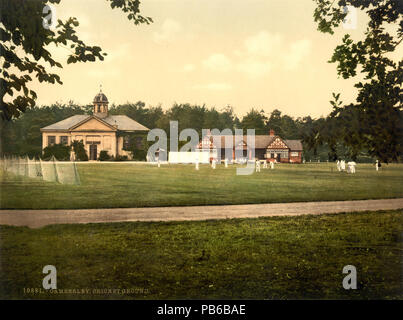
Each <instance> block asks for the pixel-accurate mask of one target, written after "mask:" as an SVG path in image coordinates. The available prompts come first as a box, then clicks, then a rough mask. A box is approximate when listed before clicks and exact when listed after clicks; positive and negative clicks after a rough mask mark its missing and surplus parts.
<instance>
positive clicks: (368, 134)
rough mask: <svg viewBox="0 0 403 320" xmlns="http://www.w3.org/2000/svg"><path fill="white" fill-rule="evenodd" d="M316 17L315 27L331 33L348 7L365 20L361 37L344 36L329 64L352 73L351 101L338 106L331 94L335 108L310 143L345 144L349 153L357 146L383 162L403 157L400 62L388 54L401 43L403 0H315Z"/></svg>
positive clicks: (344, 73) (402, 62)
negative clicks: (354, 98) (353, 96)
mask: <svg viewBox="0 0 403 320" xmlns="http://www.w3.org/2000/svg"><path fill="white" fill-rule="evenodd" d="M314 1H315V2H316V4H317V7H316V9H315V12H314V19H315V21H316V22H317V23H318V30H319V31H321V32H324V33H330V34H333V33H334V29H335V28H337V27H340V25H341V24H342V22H343V19H345V17H346V13H345V11H344V8H345V7H346V6H352V7H355V8H357V9H358V10H362V11H363V12H365V13H366V14H367V16H368V18H369V22H368V25H367V28H366V31H365V34H364V39H363V40H360V41H354V40H353V39H352V38H351V36H350V35H349V34H346V35H345V36H344V37H343V39H342V43H341V44H340V45H338V46H337V47H336V48H335V50H334V52H333V55H332V57H331V59H330V61H329V62H331V63H336V64H337V73H338V75H339V76H342V77H343V78H344V79H348V78H353V77H356V76H357V74H359V75H360V76H361V77H362V78H363V79H362V80H361V79H360V80H359V81H358V82H357V83H356V84H355V87H356V88H357V89H358V91H359V92H358V97H357V101H356V102H355V103H351V104H349V105H344V106H343V105H342V104H341V102H340V101H339V96H338V95H334V99H333V101H331V103H332V105H333V112H332V113H331V115H330V116H329V117H328V119H327V121H326V123H325V125H323V126H322V129H319V128H317V130H316V131H313V132H312V135H311V139H310V143H311V145H312V146H315V145H318V144H320V143H323V142H327V143H328V144H329V145H332V146H333V147H335V146H336V144H337V143H338V142H341V143H343V144H344V145H346V146H347V147H348V148H349V149H350V151H351V154H352V155H356V154H357V153H358V151H359V150H360V149H363V148H365V149H366V150H368V152H369V153H370V154H371V155H372V156H373V157H376V158H378V159H380V160H381V161H384V162H389V161H396V160H399V159H400V158H401V157H402V155H403V117H402V101H403V94H402V83H403V60H400V61H394V60H393V59H392V58H391V54H392V53H393V52H395V51H396V49H397V48H398V47H399V46H401V45H402V40H403V1H401V0H339V1H335V0H332V1H330V0H314Z"/></svg>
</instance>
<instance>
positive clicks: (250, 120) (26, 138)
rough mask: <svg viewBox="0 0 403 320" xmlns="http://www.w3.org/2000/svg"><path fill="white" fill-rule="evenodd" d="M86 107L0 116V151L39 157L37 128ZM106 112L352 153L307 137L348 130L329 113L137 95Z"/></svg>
mask: <svg viewBox="0 0 403 320" xmlns="http://www.w3.org/2000/svg"><path fill="white" fill-rule="evenodd" d="M91 113H92V106H91V105H86V106H80V105H77V104H74V103H73V102H70V103H69V104H67V105H62V104H53V105H51V106H43V107H34V108H30V109H28V110H27V111H26V112H25V113H24V114H22V115H21V116H20V117H19V118H17V119H13V120H11V121H0V130H1V133H0V134H1V144H2V153H3V154H18V155H28V156H30V157H39V156H41V154H42V149H41V146H42V137H41V132H40V128H43V127H45V126H47V125H50V124H52V123H55V122H57V121H61V120H63V119H65V118H67V117H70V116H72V115H75V114H91ZM109 113H110V114H113V115H117V114H122V115H127V116H129V117H130V118H132V119H134V120H136V121H138V122H139V123H141V124H143V125H145V126H146V127H148V128H150V129H153V128H161V129H163V130H165V132H167V134H168V136H169V122H170V121H173V120H176V121H178V123H179V131H181V130H183V129H186V128H193V129H195V130H196V131H197V132H198V133H199V135H200V136H201V133H202V129H215V128H217V129H219V130H223V129H226V128H229V129H231V130H234V129H255V132H256V134H257V135H258V134H269V130H270V129H273V130H274V131H275V133H276V134H277V135H279V136H281V137H282V138H284V139H300V140H302V141H303V144H304V157H305V159H306V160H307V161H309V160H317V159H320V160H321V161H326V160H334V159H335V158H337V157H349V158H351V156H352V153H351V152H350V151H351V150H350V149H348V148H345V147H343V145H342V144H340V143H336V142H335V143H334V144H332V143H328V141H327V140H323V141H321V144H320V145H318V144H317V141H316V140H315V141H312V136H313V134H312V133H315V132H319V131H320V132H321V137H322V136H323V132H325V129H326V130H330V131H332V130H349V128H339V127H338V126H337V125H336V124H335V123H334V125H333V122H332V121H333V120H332V118H331V116H329V117H327V118H319V119H313V118H311V117H310V116H307V117H299V118H294V117H292V116H289V115H286V114H283V113H282V112H281V111H280V110H278V109H274V110H273V111H271V112H270V113H265V112H264V110H260V111H258V110H257V109H251V110H250V111H249V112H248V113H247V114H246V115H244V116H243V117H241V119H240V118H239V117H238V116H237V115H236V114H235V113H234V110H233V108H232V107H231V106H227V107H225V108H223V109H221V110H217V109H215V108H208V107H207V106H205V105H201V106H200V105H190V104H174V105H173V106H172V107H171V108H169V109H167V110H163V108H162V107H161V106H156V107H154V106H146V104H145V103H144V102H141V101H139V102H137V103H127V104H122V105H111V106H110V108H109ZM331 124H332V125H331ZM245 131H246V130H245ZM245 131H244V132H245ZM351 139H354V136H351ZM329 141H330V140H329ZM183 143H184V142H183ZM356 151H357V152H356V156H357V157H361V158H363V157H365V156H367V151H366V150H365V149H363V148H360V149H357V150H356Z"/></svg>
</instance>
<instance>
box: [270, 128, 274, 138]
mask: <svg viewBox="0 0 403 320" xmlns="http://www.w3.org/2000/svg"><path fill="white" fill-rule="evenodd" d="M270 136H271V137H273V136H274V130H273V129H270Z"/></svg>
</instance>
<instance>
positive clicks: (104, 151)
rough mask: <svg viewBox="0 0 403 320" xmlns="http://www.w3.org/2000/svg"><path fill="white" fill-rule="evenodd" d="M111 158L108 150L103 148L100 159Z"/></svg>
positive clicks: (106, 159)
mask: <svg viewBox="0 0 403 320" xmlns="http://www.w3.org/2000/svg"><path fill="white" fill-rule="evenodd" d="M110 159H111V157H110V156H109V154H108V151H106V150H102V151H101V152H100V153H99V161H108V160H110Z"/></svg>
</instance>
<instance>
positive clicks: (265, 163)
mask: <svg viewBox="0 0 403 320" xmlns="http://www.w3.org/2000/svg"><path fill="white" fill-rule="evenodd" d="M263 169H267V161H266V160H265V161H264V162H263Z"/></svg>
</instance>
